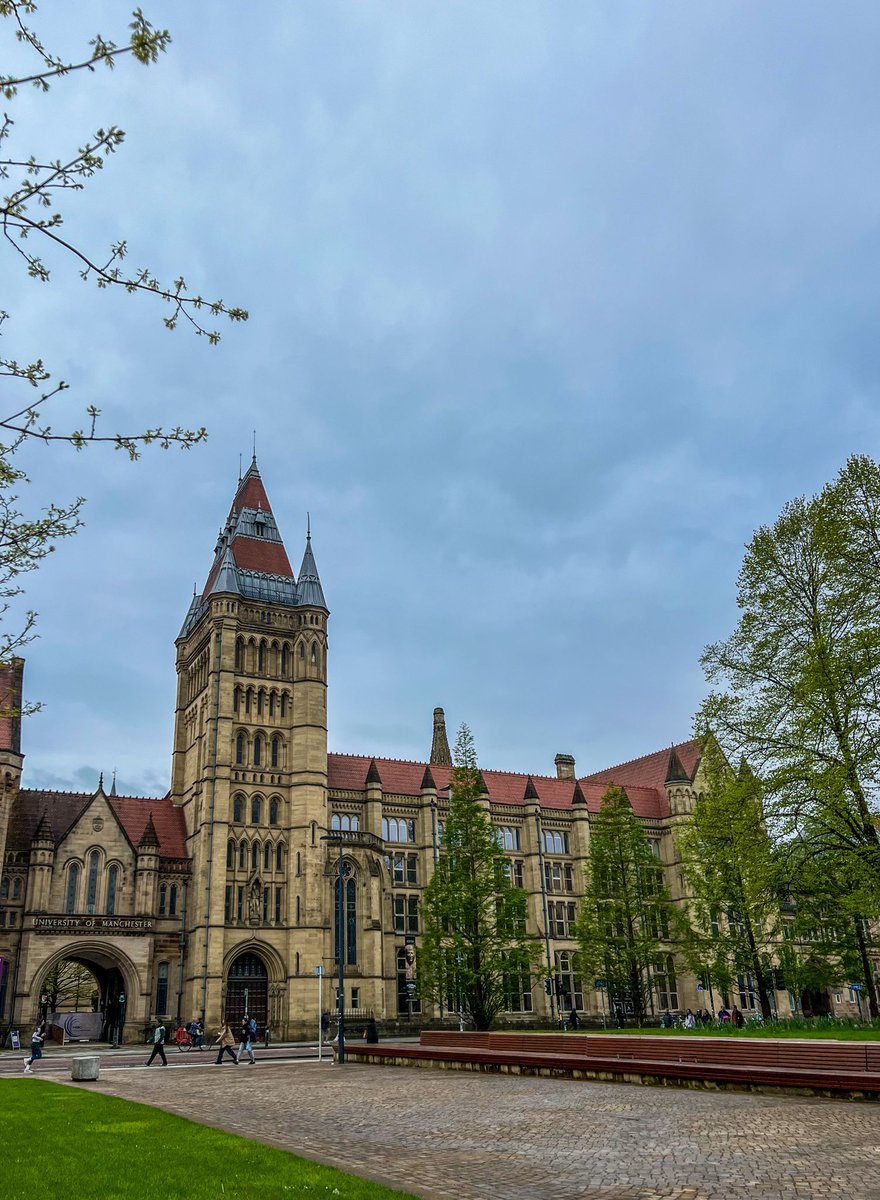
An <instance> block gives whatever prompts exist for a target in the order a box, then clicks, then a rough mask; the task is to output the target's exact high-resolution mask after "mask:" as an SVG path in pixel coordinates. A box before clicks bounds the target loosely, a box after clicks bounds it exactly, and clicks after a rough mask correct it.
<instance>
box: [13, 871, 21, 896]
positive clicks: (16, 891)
mask: <svg viewBox="0 0 880 1200" xmlns="http://www.w3.org/2000/svg"><path fill="white" fill-rule="evenodd" d="M12 899H13V900H20V899H21V876H20V875H16V877H15V879H13V881H12Z"/></svg>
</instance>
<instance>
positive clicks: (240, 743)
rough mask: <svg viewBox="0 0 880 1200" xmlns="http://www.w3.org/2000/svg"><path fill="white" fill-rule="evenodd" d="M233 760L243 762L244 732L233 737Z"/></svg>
mask: <svg viewBox="0 0 880 1200" xmlns="http://www.w3.org/2000/svg"><path fill="white" fill-rule="evenodd" d="M235 761H236V762H237V763H243V762H244V734H243V733H240V734H239V735H238V737H237V738H236V739H235Z"/></svg>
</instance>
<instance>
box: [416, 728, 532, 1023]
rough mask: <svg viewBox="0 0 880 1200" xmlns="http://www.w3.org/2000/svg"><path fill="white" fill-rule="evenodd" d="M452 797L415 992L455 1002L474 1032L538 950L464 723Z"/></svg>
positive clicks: (425, 900) (427, 905) (501, 1004)
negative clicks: (482, 800)
mask: <svg viewBox="0 0 880 1200" xmlns="http://www.w3.org/2000/svg"><path fill="white" fill-rule="evenodd" d="M454 762H455V765H454V767H453V769H452V792H451V795H450V800H449V811H448V813H447V816H446V821H445V824H444V827H443V837H442V840H441V843H440V854H439V859H438V862H437V868H436V870H435V872H434V875H433V877H432V879H431V882H430V883H429V884H428V886H427V888H426V889H425V892H424V895H423V897H422V915H423V918H424V938H423V940H422V945H421V948H420V951H419V990H420V992H421V994H422V995H423V996H425V997H426V998H428V999H431V1000H434V1001H435V1002H436V1003H440V1004H447V1003H449V1004H451V1003H452V1002H453V1001H455V1002H456V1003H457V1004H460V1006H461V1008H462V1010H463V1012H464V1013H465V1015H466V1016H467V1018H468V1019H469V1020H470V1022H471V1023H472V1024H473V1026H474V1028H475V1029H489V1028H491V1026H492V1024H493V1022H494V1021H495V1018H496V1017H497V1016H498V1014H499V1012H501V1011H502V1010H503V1009H504V1008H505V1007H506V1004H507V997H508V995H509V994H510V990H511V988H512V987H516V988H517V989H518V988H519V986H520V983H521V980H522V979H523V978H524V977H525V978H530V977H531V974H532V972H533V970H534V968H535V964H536V962H537V959H538V957H539V956H540V947H539V945H538V944H537V942H536V941H535V939H534V938H532V937H530V936H529V935H528V934H527V933H526V916H527V908H526V894H525V892H524V891H523V889H522V888H519V887H514V886H513V885H512V884H511V882H510V878H509V875H508V871H507V861H506V858H505V855H504V852H503V850H502V849H501V848H500V846H499V844H498V839H497V835H496V831H495V829H494V827H493V825H492V822H491V819H490V817H489V814H488V813H487V812H486V810H485V808H484V807H483V806H482V805H481V804H480V802H479V801H480V796H481V793H482V791H483V784H482V777H481V775H480V771H479V767H478V766H477V756H476V751H475V749H474V742H473V738H472V737H471V733H470V730H469V729H468V727H467V726H466V725H462V727H461V729H460V730H459V733H458V739H457V741H456V745H455V750H454Z"/></svg>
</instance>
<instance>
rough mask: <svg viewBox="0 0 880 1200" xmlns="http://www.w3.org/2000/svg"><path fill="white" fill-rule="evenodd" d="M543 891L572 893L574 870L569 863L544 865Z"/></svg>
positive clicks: (547, 863)
mask: <svg viewBox="0 0 880 1200" xmlns="http://www.w3.org/2000/svg"><path fill="white" fill-rule="evenodd" d="M544 890H545V891H547V892H573V891H574V868H573V867H572V864H571V863H561V862H545V863H544Z"/></svg>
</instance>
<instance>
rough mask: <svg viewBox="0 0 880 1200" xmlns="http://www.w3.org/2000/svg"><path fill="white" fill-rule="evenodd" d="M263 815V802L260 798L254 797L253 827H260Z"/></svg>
mask: <svg viewBox="0 0 880 1200" xmlns="http://www.w3.org/2000/svg"><path fill="white" fill-rule="evenodd" d="M262 815H263V802H262V800H261V798H260V797H259V796H254V797H253V799H252V800H251V825H259V823H260V817H261V816H262Z"/></svg>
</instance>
